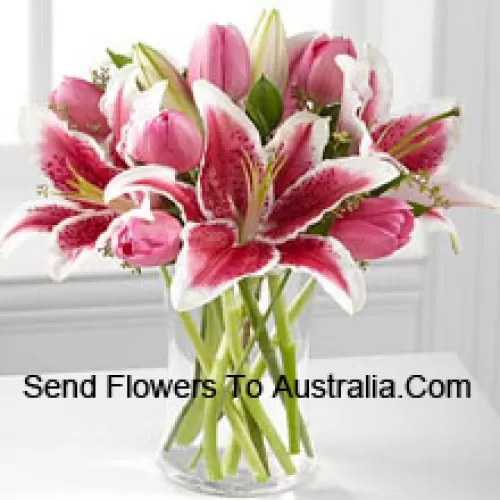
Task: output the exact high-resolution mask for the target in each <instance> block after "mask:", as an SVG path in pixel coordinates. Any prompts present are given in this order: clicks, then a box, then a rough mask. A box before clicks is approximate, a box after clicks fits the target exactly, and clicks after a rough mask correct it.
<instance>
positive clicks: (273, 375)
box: [159, 270, 316, 497]
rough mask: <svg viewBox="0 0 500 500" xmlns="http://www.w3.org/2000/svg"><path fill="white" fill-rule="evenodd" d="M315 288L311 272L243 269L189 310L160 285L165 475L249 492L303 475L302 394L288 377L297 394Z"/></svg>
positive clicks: (309, 455) (306, 459)
mask: <svg viewBox="0 0 500 500" xmlns="http://www.w3.org/2000/svg"><path fill="white" fill-rule="evenodd" d="M164 271H165V272H164V277H165V278H166V283H167V287H168V284H169V277H168V274H166V270H164ZM313 291H314V282H313V281H312V280H310V281H308V282H301V281H300V280H299V279H298V278H296V277H295V276H293V277H291V276H290V275H289V273H284V274H281V275H278V274H272V275H268V276H265V277H263V278H247V279H245V280H243V281H242V282H241V283H239V284H238V285H236V286H235V287H234V288H232V289H230V290H228V291H226V292H224V293H223V294H222V295H221V296H220V297H218V298H216V299H214V300H213V301H212V302H211V303H209V304H207V305H205V306H203V307H201V308H199V309H197V310H194V311H189V312H188V313H178V312H176V311H174V310H173V309H172V308H171V306H170V300H169V297H168V293H167V295H166V304H167V308H168V317H169V334H170V341H169V352H168V373H169V379H171V380H173V381H176V382H177V384H178V386H179V388H180V390H178V391H177V395H176V397H171V398H170V397H169V399H168V406H167V418H166V419H167V422H166V434H165V440H164V444H163V447H162V453H161V456H160V458H159V463H160V466H161V468H162V470H163V471H164V473H165V475H166V476H167V477H168V479H169V480H171V481H173V482H175V483H177V484H179V485H181V486H183V487H185V488H188V489H190V490H194V491H198V492H203V493H208V494H218V495H221V496H227V497H252V496H264V495H271V494H275V493H278V492H283V491H287V490H290V489H293V488H295V487H296V486H298V485H300V484H303V483H304V482H305V481H306V480H307V479H308V478H309V477H310V476H311V474H312V472H313V470H314V467H315V464H316V458H315V454H314V449H313V446H312V443H311V438H310V435H309V430H308V428H307V419H306V412H305V410H306V406H307V399H306V398H303V397H296V396H297V392H296V386H297V388H298V391H299V395H300V393H303V387H304V383H305V378H306V376H307V375H306V371H307V364H308V357H309V349H308V332H309V328H308V326H309V325H308V323H309V318H310V316H311V306H310V302H311V300H310V299H311V297H312V295H313ZM181 380H182V381H187V382H186V383H184V382H179V381H181ZM197 381H198V382H197ZM188 386H189V387H188Z"/></svg>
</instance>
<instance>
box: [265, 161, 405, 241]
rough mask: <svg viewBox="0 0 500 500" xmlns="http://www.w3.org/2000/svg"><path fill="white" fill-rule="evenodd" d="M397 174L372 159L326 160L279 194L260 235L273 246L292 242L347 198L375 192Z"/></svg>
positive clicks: (392, 168) (396, 171) (387, 166)
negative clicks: (288, 241)
mask: <svg viewBox="0 0 500 500" xmlns="http://www.w3.org/2000/svg"><path fill="white" fill-rule="evenodd" d="M398 175H399V171H398V170H397V169H396V168H395V167H394V166H393V165H391V164H390V163H388V162H385V161H381V160H380V159H378V158H377V157H375V156H373V157H349V158H342V159H336V160H326V161H324V162H322V163H320V165H319V166H318V167H317V168H316V169H314V170H311V171H309V172H307V173H306V174H305V175H304V176H302V177H301V178H300V179H299V180H298V181H297V182H296V183H295V184H294V185H292V186H291V187H289V188H288V189H287V190H286V191H285V192H284V193H283V195H282V196H281V197H280V198H279V200H278V201H277V202H276V203H275V205H274V206H273V208H272V210H271V213H270V214H269V217H268V218H267V220H266V221H265V223H264V225H263V227H262V228H261V232H260V235H261V237H262V238H263V239H265V240H266V241H271V242H277V243H282V242H284V241H287V240H289V239H292V238H293V237H295V236H296V235H298V234H299V233H300V232H301V231H303V230H304V229H306V228H307V227H308V226H310V225H311V224H314V223H315V222H318V221H319V220H321V218H322V217H323V215H325V214H326V213H327V212H329V211H330V210H332V209H334V208H335V207H336V206H337V205H339V204H340V203H341V202H342V201H343V200H345V199H346V198H348V197H349V196H352V195H355V194H361V193H364V192H366V191H370V190H372V189H375V188H376V187H378V186H381V185H383V184H385V183H387V182H390V181H391V180H393V179H394V178H396V177H397V176H398Z"/></svg>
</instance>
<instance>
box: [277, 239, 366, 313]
mask: <svg viewBox="0 0 500 500" xmlns="http://www.w3.org/2000/svg"><path fill="white" fill-rule="evenodd" d="M278 250H279V252H280V254H281V258H280V265H281V266H284V267H291V268H293V269H297V270H301V271H305V272H307V273H309V274H312V275H313V276H314V277H316V278H317V280H318V282H319V283H320V284H321V286H322V287H323V288H324V289H325V291H326V292H327V293H328V294H329V295H330V296H331V297H332V298H333V299H334V300H335V301H336V302H337V303H338V304H339V305H340V306H341V307H342V308H343V309H344V310H345V311H347V312H348V313H349V314H354V313H355V312H358V311H359V310H360V309H361V308H362V307H363V305H364V303H365V298H366V290H365V280H364V278H363V274H362V272H361V270H360V268H359V266H358V265H357V264H356V263H355V262H354V261H353V260H352V257H351V256H350V254H349V252H348V251H347V250H346V249H345V248H344V246H343V245H342V244H341V243H340V242H338V241H337V240H335V239H334V238H325V237H321V236H311V235H302V236H299V237H297V238H295V239H293V240H290V241H287V242H286V243H283V244H282V245H280V246H279V247H278Z"/></svg>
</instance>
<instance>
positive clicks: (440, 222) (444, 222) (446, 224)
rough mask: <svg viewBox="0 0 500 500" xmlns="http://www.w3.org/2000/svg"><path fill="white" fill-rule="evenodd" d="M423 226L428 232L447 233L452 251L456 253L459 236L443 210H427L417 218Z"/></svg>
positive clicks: (458, 246)
mask: <svg viewBox="0 0 500 500" xmlns="http://www.w3.org/2000/svg"><path fill="white" fill-rule="evenodd" d="M418 220H419V221H420V222H421V224H422V226H423V228H424V229H425V230H426V231H428V232H430V233H447V234H448V235H449V237H450V241H451V246H452V248H453V251H454V252H455V253H456V254H458V253H459V252H460V248H461V242H460V237H459V235H458V230H457V227H456V226H455V223H454V222H453V221H452V220H451V219H450V218H449V217H447V216H446V215H445V214H444V212H443V210H438V209H434V210H429V211H428V212H426V213H425V214H423V215H422V216H420V217H419V218H418Z"/></svg>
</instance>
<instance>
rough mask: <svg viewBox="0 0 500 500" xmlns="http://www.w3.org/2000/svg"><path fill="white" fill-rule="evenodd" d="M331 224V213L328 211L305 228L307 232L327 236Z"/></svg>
mask: <svg viewBox="0 0 500 500" xmlns="http://www.w3.org/2000/svg"><path fill="white" fill-rule="evenodd" d="M332 224H333V214H332V213H331V212H330V213H327V214H325V215H324V216H323V218H322V219H321V220H320V221H319V222H316V224H313V225H311V226H309V227H308V229H307V234H314V235H318V236H327V235H328V234H329V232H330V228H331V227H332Z"/></svg>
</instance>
